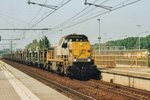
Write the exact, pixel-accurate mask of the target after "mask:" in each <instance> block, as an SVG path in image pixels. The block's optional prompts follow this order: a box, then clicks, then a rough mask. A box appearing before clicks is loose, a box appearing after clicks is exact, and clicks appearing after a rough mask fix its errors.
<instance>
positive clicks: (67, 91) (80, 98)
mask: <svg viewBox="0 0 150 100" xmlns="http://www.w3.org/2000/svg"><path fill="white" fill-rule="evenodd" d="M16 68H17V69H19V70H21V71H22V72H24V73H26V74H27V75H29V76H31V77H33V78H35V79H37V80H38V81H40V82H42V83H44V84H45V85H47V86H49V87H51V88H53V89H55V90H57V91H59V92H60V93H62V94H64V95H66V96H68V97H70V98H71V99H73V100H96V99H94V98H92V97H90V96H87V95H85V94H83V93H80V92H78V91H75V90H73V89H71V88H68V87H66V86H64V85H61V84H60V83H57V82H55V81H53V80H49V79H48V78H46V77H43V76H41V75H39V74H38V73H35V72H33V71H31V70H29V69H28V68H24V67H16Z"/></svg>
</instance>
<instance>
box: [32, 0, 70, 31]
mask: <svg viewBox="0 0 150 100" xmlns="http://www.w3.org/2000/svg"><path fill="white" fill-rule="evenodd" d="M70 1H71V0H67V1H66V2H64V3H63V4H61V5H60V4H58V5H60V6H58V7H57V8H56V9H54V10H53V11H52V12H50V13H49V14H47V15H46V16H44V17H43V18H41V19H40V20H39V21H37V22H36V23H35V24H33V26H32V28H33V27H35V26H37V25H38V24H39V23H41V22H42V21H43V20H45V19H46V18H47V17H49V16H50V15H51V14H53V13H54V12H55V11H57V10H58V9H60V8H61V7H63V6H64V5H66V4H67V3H69V2H70Z"/></svg>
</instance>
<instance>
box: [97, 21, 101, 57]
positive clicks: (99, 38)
mask: <svg viewBox="0 0 150 100" xmlns="http://www.w3.org/2000/svg"><path fill="white" fill-rule="evenodd" d="M97 20H98V24H99V36H98V40H99V54H100V44H101V37H100V19H97Z"/></svg>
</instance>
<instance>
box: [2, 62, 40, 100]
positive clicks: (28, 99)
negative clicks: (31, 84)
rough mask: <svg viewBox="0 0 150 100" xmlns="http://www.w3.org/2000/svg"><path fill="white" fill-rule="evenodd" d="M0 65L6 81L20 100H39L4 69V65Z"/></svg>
mask: <svg viewBox="0 0 150 100" xmlns="http://www.w3.org/2000/svg"><path fill="white" fill-rule="evenodd" d="M0 65H1V68H2V69H3V72H4V74H5V76H6V77H7V79H8V81H9V82H10V84H11V85H12V86H13V88H14V90H15V91H16V92H17V94H18V95H19V97H20V98H21V99H22V100H40V99H39V98H38V97H37V96H36V95H35V94H33V93H32V92H31V91H30V90H29V89H28V88H27V87H26V86H24V85H23V84H22V83H21V82H20V81H19V80H18V79H16V78H15V77H14V76H13V75H12V74H11V73H10V72H9V71H8V70H7V69H6V68H5V64H0Z"/></svg>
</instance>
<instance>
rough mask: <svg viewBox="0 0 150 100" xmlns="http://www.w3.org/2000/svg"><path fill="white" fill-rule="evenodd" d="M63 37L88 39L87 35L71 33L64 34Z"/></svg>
mask: <svg viewBox="0 0 150 100" xmlns="http://www.w3.org/2000/svg"><path fill="white" fill-rule="evenodd" d="M64 38H66V39H73V38H79V39H80V38H82V39H87V40H88V37H87V36H85V35H84V34H71V35H67V36H65V37H64Z"/></svg>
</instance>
